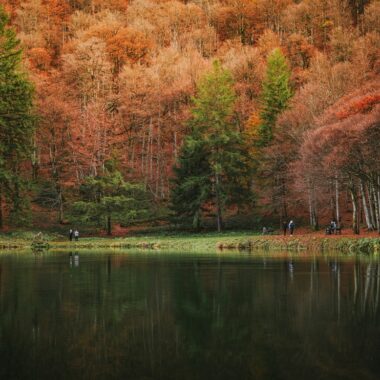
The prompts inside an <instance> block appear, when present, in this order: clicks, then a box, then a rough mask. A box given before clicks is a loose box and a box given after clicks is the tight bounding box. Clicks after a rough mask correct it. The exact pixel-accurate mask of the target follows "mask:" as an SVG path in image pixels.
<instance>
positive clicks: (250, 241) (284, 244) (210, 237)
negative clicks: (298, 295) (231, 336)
mask: <svg viewBox="0 0 380 380" xmlns="http://www.w3.org/2000/svg"><path fill="white" fill-rule="evenodd" d="M34 236H35V234H34V233H31V232H27V233H25V232H24V233H23V232H20V233H13V234H7V235H5V234H3V235H0V249H3V250H9V249H28V248H31V246H32V243H33V238H34ZM44 241H45V242H48V244H49V248H50V249H52V250H56V249H70V250H72V249H75V250H79V249H102V248H103V249H104V248H111V249H145V250H146V249H153V250H167V251H168V250H170V251H178V252H179V251H182V252H185V251H193V252H194V251H204V252H210V251H213V252H215V251H218V250H219V251H220V250H261V251H292V252H305V251H311V252H340V253H347V254H349V253H366V254H372V253H374V254H378V253H380V238H356V239H354V238H345V237H342V238H334V239H329V238H325V237H322V236H313V235H299V236H297V235H296V236H293V237H289V236H288V237H286V238H283V237H282V236H262V235H259V234H258V233H254V232H247V231H237V232H231V231H229V232H225V233H221V234H218V233H211V232H208V233H198V234H191V233H176V234H174V233H173V234H165V235H156V234H153V235H148V234H147V235H145V236H144V235H139V236H130V237H125V238H94V237H88V238H80V239H79V241H78V242H70V241H69V240H68V239H67V238H66V237H64V236H61V235H57V234H47V235H44Z"/></svg>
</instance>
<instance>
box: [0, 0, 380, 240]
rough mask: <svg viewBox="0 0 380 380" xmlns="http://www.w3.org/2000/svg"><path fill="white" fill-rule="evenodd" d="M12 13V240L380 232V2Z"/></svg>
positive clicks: (196, 0)
mask: <svg viewBox="0 0 380 380" xmlns="http://www.w3.org/2000/svg"><path fill="white" fill-rule="evenodd" d="M0 3H1V4H2V7H1V6H0V228H2V229H9V228H15V227H17V226H24V225H25V226H28V225H29V226H30V225H38V226H41V227H43V226H46V225H52V224H53V225H57V226H59V225H64V224H67V223H71V222H74V223H80V225H88V226H93V227H94V226H95V227H99V228H102V229H105V230H107V231H108V233H110V234H111V232H112V228H113V227H112V226H113V225H116V224H117V225H120V224H121V225H122V226H130V225H131V224H133V223H152V222H154V223H159V224H160V223H161V224H162V223H164V224H165V223H166V224H169V223H170V225H171V226H173V227H174V226H176V227H180V228H182V227H184V228H193V229H201V228H204V227H210V228H213V229H218V230H219V231H220V230H222V229H223V228H224V227H225V226H227V227H228V225H230V226H232V225H234V226H235V227H237V228H244V227H247V226H248V225H249V226H251V224H250V223H252V226H253V227H260V226H262V225H263V223H266V224H271V225H273V226H274V227H275V228H278V227H279V226H281V225H282V223H284V222H285V221H289V220H290V219H294V220H296V223H297V224H298V225H304V226H308V227H310V228H312V229H320V228H323V227H324V226H325V225H326V224H328V223H329V222H330V220H332V219H335V220H336V222H337V224H338V226H339V225H342V226H344V227H345V228H351V229H352V230H353V232H354V233H359V232H360V230H363V229H365V230H372V231H375V230H378V231H379V232H380V157H379V152H380V80H379V75H380V54H379V53H380V1H379V0H188V1H179V0H107V1H106V0H0ZM232 221H234V223H235V224H233V223H232ZM239 221H240V222H239ZM248 221H249V222H248ZM229 223H230V224H229Z"/></svg>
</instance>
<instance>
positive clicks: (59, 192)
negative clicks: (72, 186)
mask: <svg viewBox="0 0 380 380" xmlns="http://www.w3.org/2000/svg"><path fill="white" fill-rule="evenodd" d="M57 191H58V203H59V205H58V207H59V208H58V223H59V224H63V197H62V190H61V187H60V186H58V189H57Z"/></svg>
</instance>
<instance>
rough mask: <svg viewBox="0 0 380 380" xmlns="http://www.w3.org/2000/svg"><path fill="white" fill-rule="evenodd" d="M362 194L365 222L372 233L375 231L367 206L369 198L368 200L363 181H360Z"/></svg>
mask: <svg viewBox="0 0 380 380" xmlns="http://www.w3.org/2000/svg"><path fill="white" fill-rule="evenodd" d="M360 192H361V196H362V202H363V210H364V217H365V222H366V224H367V228H368V229H369V230H370V231H372V230H373V226H372V224H371V219H370V217H369V211H368V206H367V198H366V193H365V188H364V185H363V181H360Z"/></svg>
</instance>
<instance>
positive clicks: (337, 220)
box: [335, 176, 340, 228]
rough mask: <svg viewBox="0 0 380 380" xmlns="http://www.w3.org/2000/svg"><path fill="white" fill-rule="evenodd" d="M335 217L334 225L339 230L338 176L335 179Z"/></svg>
mask: <svg viewBox="0 0 380 380" xmlns="http://www.w3.org/2000/svg"><path fill="white" fill-rule="evenodd" d="M335 213H336V214H335V215H336V225H337V227H338V228H340V208H339V181H338V176H336V177H335Z"/></svg>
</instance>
